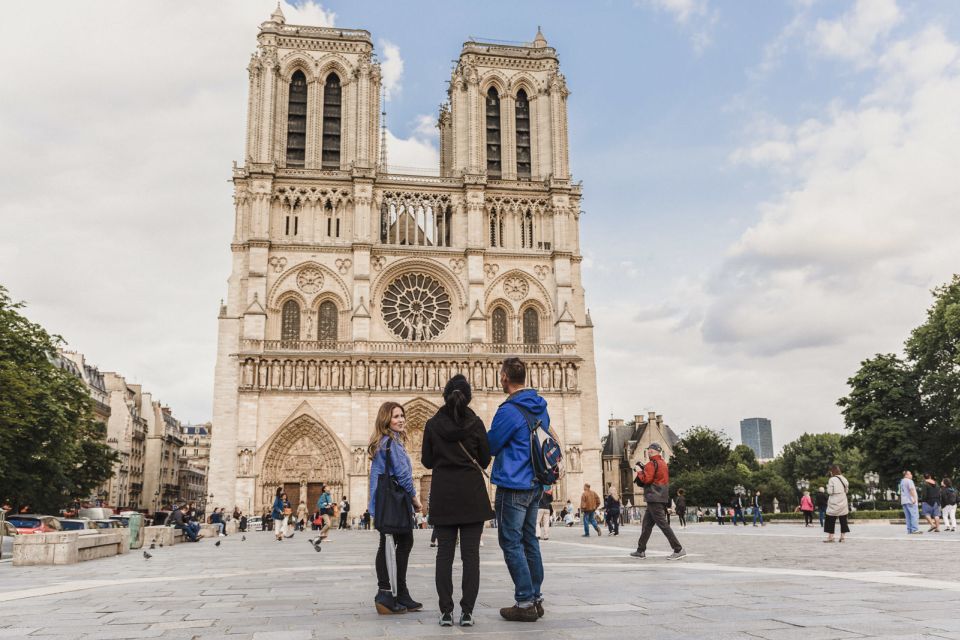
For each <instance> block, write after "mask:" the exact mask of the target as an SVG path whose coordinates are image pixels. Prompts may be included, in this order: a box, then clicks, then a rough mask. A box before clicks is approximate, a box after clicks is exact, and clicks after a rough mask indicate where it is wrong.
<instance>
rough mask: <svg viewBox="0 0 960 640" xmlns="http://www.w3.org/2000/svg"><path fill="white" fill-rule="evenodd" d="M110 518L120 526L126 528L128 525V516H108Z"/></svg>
mask: <svg viewBox="0 0 960 640" xmlns="http://www.w3.org/2000/svg"><path fill="white" fill-rule="evenodd" d="M110 519H111V520H113V521H114V522H116V523H117V524H119V525H120V526H121V527H123V528H124V529H126V528H127V527H129V526H130V518H129V516H110Z"/></svg>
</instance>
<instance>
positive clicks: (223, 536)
mask: <svg viewBox="0 0 960 640" xmlns="http://www.w3.org/2000/svg"><path fill="white" fill-rule="evenodd" d="M217 537H220V538H226V537H227V534H225V533H218V534H217Z"/></svg>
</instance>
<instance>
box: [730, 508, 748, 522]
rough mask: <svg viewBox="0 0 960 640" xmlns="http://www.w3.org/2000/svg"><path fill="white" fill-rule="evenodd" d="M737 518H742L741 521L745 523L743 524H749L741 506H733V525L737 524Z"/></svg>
mask: <svg viewBox="0 0 960 640" xmlns="http://www.w3.org/2000/svg"><path fill="white" fill-rule="evenodd" d="M737 518H740V522H742V523H743V526H747V519H746V518H744V517H743V509H741V508H739V507H734V508H733V526H737Z"/></svg>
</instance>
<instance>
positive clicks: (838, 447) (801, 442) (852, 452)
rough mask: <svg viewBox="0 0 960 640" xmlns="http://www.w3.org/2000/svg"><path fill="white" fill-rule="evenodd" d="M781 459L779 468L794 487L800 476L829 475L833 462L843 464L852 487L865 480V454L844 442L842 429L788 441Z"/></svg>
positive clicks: (809, 477) (781, 473) (842, 467)
mask: <svg viewBox="0 0 960 640" xmlns="http://www.w3.org/2000/svg"><path fill="white" fill-rule="evenodd" d="M778 459H779V461H780V464H779V466H778V467H776V470H777V471H778V472H779V473H780V475H781V476H782V477H783V479H784V480H786V481H787V482H788V483H789V484H790V485H791V486H793V487H794V491H796V484H795V483H796V481H797V480H798V479H800V478H804V479H807V480H810V481H811V483H812V481H813V480H814V479H815V478H819V477H822V476H825V475H827V473H828V472H827V470H828V469H829V468H830V465H832V464H838V465H840V468H841V469H842V470H843V474H844V475H845V476H846V477H847V479H848V480H849V481H850V486H851V490H854V489H856V488H858V486H859V485H856V486H855V484H856V483H859V484H863V482H862V475H863V471H862V468H861V467H862V464H863V455H862V454H861V453H860V451H859V449H857V448H856V447H849V446H844V438H843V436H842V435H841V434H839V433H805V434H803V435H802V436H800V437H799V438H797V439H796V440H794V441H793V442H791V443H789V444H787V445H786V446H785V447H784V448H783V452H782V453H781V454H780V455H779V456H778Z"/></svg>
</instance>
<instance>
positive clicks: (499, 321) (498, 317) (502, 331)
mask: <svg viewBox="0 0 960 640" xmlns="http://www.w3.org/2000/svg"><path fill="white" fill-rule="evenodd" d="M491 323H492V324H493V341H494V343H496V344H506V342H507V312H506V311H505V310H504V309H503V307H497V308H496V309H494V310H493V318H492V319H491Z"/></svg>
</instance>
